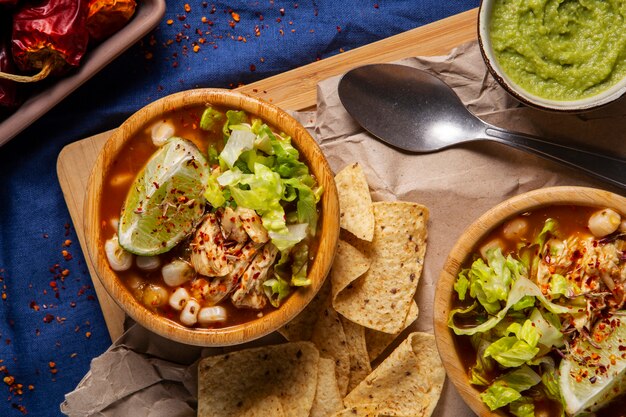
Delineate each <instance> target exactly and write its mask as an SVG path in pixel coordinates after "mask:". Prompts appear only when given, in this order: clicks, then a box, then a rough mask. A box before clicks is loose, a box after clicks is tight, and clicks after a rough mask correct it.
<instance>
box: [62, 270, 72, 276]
mask: <svg viewBox="0 0 626 417" xmlns="http://www.w3.org/2000/svg"><path fill="white" fill-rule="evenodd" d="M69 274H70V270H69V269H67V268H66V269H64V270H63V271H61V275H63V276H64V277H66V276H68V275H69Z"/></svg>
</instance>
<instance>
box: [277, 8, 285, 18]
mask: <svg viewBox="0 0 626 417" xmlns="http://www.w3.org/2000/svg"><path fill="white" fill-rule="evenodd" d="M278 11H279V12H280V15H281V16H284V15H285V8H284V7H281V8H280V9H278Z"/></svg>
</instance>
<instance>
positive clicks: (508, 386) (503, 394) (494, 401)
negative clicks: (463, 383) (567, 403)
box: [480, 365, 541, 410]
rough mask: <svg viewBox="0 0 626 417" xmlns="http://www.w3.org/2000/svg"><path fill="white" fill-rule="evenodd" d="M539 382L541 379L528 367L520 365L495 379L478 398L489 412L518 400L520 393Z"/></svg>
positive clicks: (520, 396)
mask: <svg viewBox="0 0 626 417" xmlns="http://www.w3.org/2000/svg"><path fill="white" fill-rule="evenodd" d="M539 382H541V377H540V376H539V375H538V374H537V373H536V372H535V371H533V370H532V369H531V368H530V367H529V366H528V365H522V366H521V367H519V368H517V369H515V370H512V371H510V372H508V373H506V374H504V375H502V376H501V377H500V378H498V379H496V380H495V381H494V382H493V383H492V384H491V385H490V386H489V387H488V388H487V389H486V390H485V391H484V392H483V393H481V394H480V397H481V399H482V400H483V402H484V403H485V404H487V406H488V407H489V408H490V409H491V410H495V409H497V408H500V407H504V406H505V405H508V404H510V403H512V402H514V401H517V400H519V399H520V398H522V394H521V393H522V392H524V391H526V390H527V389H529V388H531V387H534V386H535V385H537V384H538V383H539Z"/></svg>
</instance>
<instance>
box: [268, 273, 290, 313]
mask: <svg viewBox="0 0 626 417" xmlns="http://www.w3.org/2000/svg"><path fill="white" fill-rule="evenodd" d="M263 290H264V292H265V295H266V296H267V298H268V299H269V300H270V303H271V304H272V305H273V306H274V307H278V306H280V303H281V301H282V300H283V299H284V298H285V297H287V296H288V295H289V292H290V290H291V289H290V287H289V283H288V282H287V281H285V280H284V279H282V278H281V277H279V276H278V275H275V276H274V278H270V279H268V280H266V281H265V282H264V283H263Z"/></svg>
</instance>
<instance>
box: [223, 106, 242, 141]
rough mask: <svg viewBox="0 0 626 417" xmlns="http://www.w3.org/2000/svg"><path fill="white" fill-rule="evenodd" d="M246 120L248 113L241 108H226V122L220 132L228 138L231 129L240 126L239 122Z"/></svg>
mask: <svg viewBox="0 0 626 417" xmlns="http://www.w3.org/2000/svg"><path fill="white" fill-rule="evenodd" d="M247 120H248V115H247V114H246V112H245V111H243V110H239V111H236V110H228V111H227V112H226V122H225V123H224V126H222V133H223V134H224V138H226V139H228V138H229V137H230V132H231V130H234V129H237V126H238V125H239V128H241V126H240V125H241V124H242V123H245V122H246V121H247Z"/></svg>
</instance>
